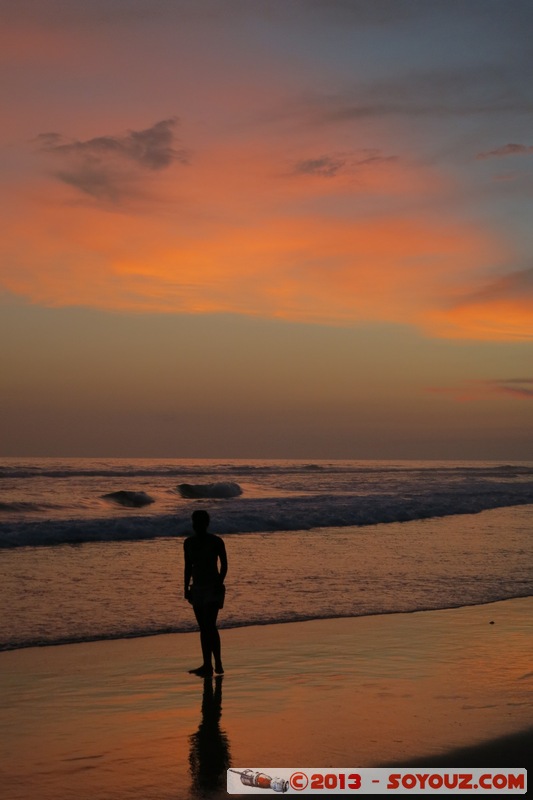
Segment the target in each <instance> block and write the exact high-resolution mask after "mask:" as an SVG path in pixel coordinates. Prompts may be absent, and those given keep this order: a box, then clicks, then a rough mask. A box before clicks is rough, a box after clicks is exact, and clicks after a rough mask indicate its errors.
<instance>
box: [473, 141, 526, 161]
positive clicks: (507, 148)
mask: <svg viewBox="0 0 533 800" xmlns="http://www.w3.org/2000/svg"><path fill="white" fill-rule="evenodd" d="M529 153H533V145H527V144H504V145H503V146H502V147H497V148H496V149H495V150H488V151H487V152H486V153H478V154H477V156H476V158H478V159H484V158H504V157H505V156H522V155H527V154H529Z"/></svg>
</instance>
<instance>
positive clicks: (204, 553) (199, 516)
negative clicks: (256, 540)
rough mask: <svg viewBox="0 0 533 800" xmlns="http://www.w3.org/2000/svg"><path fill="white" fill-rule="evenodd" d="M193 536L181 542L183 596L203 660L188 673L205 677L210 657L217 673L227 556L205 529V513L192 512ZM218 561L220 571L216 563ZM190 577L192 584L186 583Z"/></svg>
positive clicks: (210, 667)
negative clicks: (197, 632)
mask: <svg viewBox="0 0 533 800" xmlns="http://www.w3.org/2000/svg"><path fill="white" fill-rule="evenodd" d="M192 527H193V530H194V536H189V537H188V538H187V539H185V541H184V543H183V551H184V555H185V599H186V600H188V601H189V603H191V605H192V607H193V609H194V614H195V616H196V620H197V622H198V625H199V626H200V642H201V644H202V655H203V659H204V663H203V664H202V666H201V667H198V668H197V669H191V670H189V672H191V673H194V674H195V675H198V676H200V677H201V678H205V677H209V676H211V675H212V674H213V664H212V660H211V657H213V659H214V661H215V672H216V673H217V674H219V675H221V674H222V673H223V672H224V670H223V668H222V659H221V657H220V634H219V632H218V628H217V616H218V612H219V609H221V608H222V607H223V605H224V594H225V591H226V590H225V586H224V578H225V577H226V573H227V571H228V559H227V557H226V548H225V546H224V542H223V541H222V539H221V538H220V537H219V536H215V535H214V534H212V533H208V532H207V528H208V527H209V514H208V513H207V511H195V512H194V513H193V515H192ZM219 561H220V571H219V568H218V564H219ZM191 578H192V586H191V585H190V583H191Z"/></svg>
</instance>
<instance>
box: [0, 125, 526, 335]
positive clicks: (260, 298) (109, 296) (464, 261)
mask: <svg viewBox="0 0 533 800" xmlns="http://www.w3.org/2000/svg"><path fill="white" fill-rule="evenodd" d="M167 127H168V125H167ZM154 128H155V126H154ZM154 128H146V129H145V131H144V132H145V133H146V132H150V131H153V130H154ZM164 133H165V134H166V133H168V131H167V129H166V128H165V131H164ZM130 138H131V137H130ZM47 141H48V140H47ZM50 142H51V144H50V146H53V147H55V146H56V145H57V141H56V140H55V139H54V140H53V141H52V140H50ZM95 142H96V144H98V143H102V142H104V143H106V146H108V149H109V148H110V147H111V146H112V147H113V148H115V149H116V148H117V147H118V148H119V149H120V148H122V150H123V149H124V147H126V146H127V147H129V146H130V139H129V138H127V137H125V136H122V135H121V136H118V135H116V136H114V137H109V136H106V137H99V138H97V139H91V140H87V141H85V142H84V141H80V142H77V145H76V148H75V153H74V154H75V155H76V157H77V156H78V151H79V150H80V146H81V147H82V149H83V153H82V155H83V157H84V158H89V157H90V158H92V157H93V155H94V153H93V150H92V149H91V148H93V149H94V146H95ZM164 144H165V146H166V144H168V142H166V140H165V143H164ZM184 146H185V147H187V146H188V142H187V141H185V142H184ZM60 147H63V148H64V145H60ZM88 148H89V149H90V152H88ZM122 150H121V152H122ZM127 152H128V154H129V152H130V151H129V150H128V151H127ZM328 152H329V153H330V155H329V156H328V155H324V153H328ZM317 153H318V154H317ZM321 153H322V154H321ZM59 154H60V155H61V154H64V149H63V150H61V149H60V151H59ZM65 154H66V156H68V158H71V157H72V154H73V153H72V147H71V146H67V151H66V153H65ZM314 155H316V158H315V159H314V158H313V156H314ZM106 157H107V150H106ZM106 163H107V162H106ZM298 164H300V165H302V164H304V165H307V168H305V169H295V165H298ZM97 166H98V165H97ZM323 168H324V169H325V171H326V174H324V169H323ZM135 175H136V183H135V187H134V190H132V192H131V193H129V194H128V191H127V189H128V187H127V184H126V183H124V182H122V183H121V185H120V189H121V193H120V195H116V196H113V197H110V196H109V194H108V193H107V194H106V193H103V194H102V193H101V192H96V193H94V192H93V193H90V192H89V193H88V192H87V191H86V189H85V184H83V182H82V185H80V181H71V182H70V184H71V185H69V186H66V185H64V183H61V182H60V181H57V182H56V183H55V184H52V183H50V181H49V179H46V180H45V179H44V178H43V179H42V181H41V183H40V184H35V185H32V186H31V187H27V188H26V190H25V191H20V190H19V191H18V193H17V192H14V193H13V195H12V198H11V208H10V209H9V211H8V215H7V217H6V220H5V230H4V234H3V237H2V244H1V245H0V247H1V249H2V251H3V259H2V263H3V265H4V266H3V267H0V281H1V284H2V285H3V287H4V288H5V289H7V290H8V291H10V292H12V293H15V294H18V295H22V296H23V297H26V298H27V299H28V300H30V301H31V302H33V303H40V304H45V305H49V306H64V305H83V306H92V307H98V308H106V309H115V310H127V311H138V312H142V311H159V312H171V313H176V312H185V313H209V312H228V313H240V314H248V315H261V316H267V317H278V318H283V319H287V320H299V321H306V322H323V323H328V324H351V323H354V322H361V321H365V322H369V321H378V322H390V323H397V322H401V323H407V324H413V325H418V326H422V327H425V328H426V329H429V330H431V331H432V332H435V333H437V335H441V336H456V335H470V336H474V337H476V336H479V335H480V333H479V331H480V328H481V329H482V335H485V333H484V331H485V329H484V328H483V326H482V324H481V322H482V320H481V322H480V319H481V318H478V316H476V313H475V309H474V308H473V306H472V304H470V306H466V305H465V306H463V307H459V306H456V307H455V308H443V306H442V298H443V297H446V296H450V295H453V294H454V293H455V292H457V286H460V287H464V286H465V284H466V285H468V284H471V285H474V284H475V280H476V278H477V276H478V275H479V274H480V272H481V270H482V268H483V267H484V266H485V265H486V264H490V263H493V261H494V259H495V258H501V253H500V252H499V246H498V244H497V242H496V241H495V240H494V237H492V236H491V235H489V234H488V233H487V232H486V231H483V230H481V229H479V228H475V227H474V226H473V225H471V224H466V223H463V222H461V221H460V219H458V218H455V219H454V218H452V217H450V216H447V217H445V216H444V215H443V214H442V213H437V212H432V211H431V210H430V208H429V207H428V208H427V209H426V208H425V207H424V206H425V205H429V206H430V203H429V200H431V199H439V197H443V196H446V197H448V196H449V195H450V194H453V192H454V191H456V190H455V188H454V187H453V186H452V185H450V182H449V180H447V179H446V178H444V177H442V176H441V175H440V174H439V173H438V172H435V171H433V170H429V169H427V168H425V167H422V166H420V165H417V164H415V163H410V162H409V161H408V160H407V159H401V158H396V157H394V156H393V154H389V153H386V152H382V151H374V150H373V151H369V150H354V151H351V152H349V153H347V152H344V153H339V151H336V150H334V149H329V150H326V149H325V150H323V151H317V150H316V149H315V148H313V147H312V146H311V145H310V144H308V145H307V146H306V147H305V148H302V151H301V152H300V153H299V158H295V157H294V156H293V155H292V154H291V152H288V153H287V152H286V151H285V150H284V149H283V148H282V147H281V146H278V147H273V146H272V145H271V146H270V147H269V146H268V143H266V142H265V141H263V140H260V139H258V140H251V139H250V138H249V139H248V140H247V141H246V145H245V146H244V145H243V144H242V143H240V146H239V143H237V142H234V141H233V142H232V141H228V142H221V143H219V144H218V146H215V145H213V146H212V147H211V148H208V147H206V148H205V149H203V150H199V151H194V149H193V150H192V155H191V159H190V165H189V166H187V167H186V168H184V167H183V165H182V164H180V163H176V159H169V160H167V161H166V162H165V169H164V170H162V171H161V170H160V171H157V175H156V174H155V171H154V170H144V171H142V170H136V173H135ZM154 176H155V177H154ZM60 177H61V176H60ZM78 177H79V176H78ZM108 177H109V176H108ZM112 177H113V176H112ZM141 189H142V191H140V190H141ZM478 302H481V301H478ZM517 302H518V301H517ZM482 308H483V309H487V301H486V300H484V301H483V303H482ZM510 314H511V311H509V316H510ZM487 315H488V316H490V310H489V311H488V312H487ZM525 318H526V313H525V311H524V324H525ZM518 329H519V325H517V335H519V334H518ZM491 330H492V335H493V336H494V338H501V337H503V338H506V337H507V336H508V335H509V334H508V331H507V330H506V329H504V328H501V329H500V328H497V327H496V328H492V329H491ZM487 331H488V333H487V336H489V334H490V331H489V329H488V327H487Z"/></svg>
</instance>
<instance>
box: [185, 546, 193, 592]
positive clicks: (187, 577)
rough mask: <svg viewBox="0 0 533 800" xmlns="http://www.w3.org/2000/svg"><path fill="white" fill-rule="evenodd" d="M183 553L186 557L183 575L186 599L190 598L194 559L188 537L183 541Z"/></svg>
mask: <svg viewBox="0 0 533 800" xmlns="http://www.w3.org/2000/svg"><path fill="white" fill-rule="evenodd" d="M183 555H184V557H185V572H184V576H183V596H184V598H185V600H188V599H189V587H190V583H191V578H192V561H191V555H190V553H189V547H188V544H187V539H185V541H184V542H183Z"/></svg>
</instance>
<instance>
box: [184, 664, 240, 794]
mask: <svg viewBox="0 0 533 800" xmlns="http://www.w3.org/2000/svg"><path fill="white" fill-rule="evenodd" d="M222 681H223V676H222V675H217V677H216V678H215V681H214V683H215V688H214V691H213V679H212V678H204V692H203V697H202V720H201V722H200V724H199V726H198V730H197V731H196V733H193V734H192V735H191V736H189V744H190V752H189V765H190V768H191V776H192V790H193V796H195V797H205V796H206V792H208V793H209V796H210V793H211V792H215V791H217V790H219V791H220V790H224V792H223V793H224V796H226V792H225V789H226V774H227V770H228V768H229V766H230V764H231V761H230V752H229V742H228V737H227V736H226V734H225V733H224V731H222V730H221V729H220V717H221V714H222ZM217 796H218V795H217Z"/></svg>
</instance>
